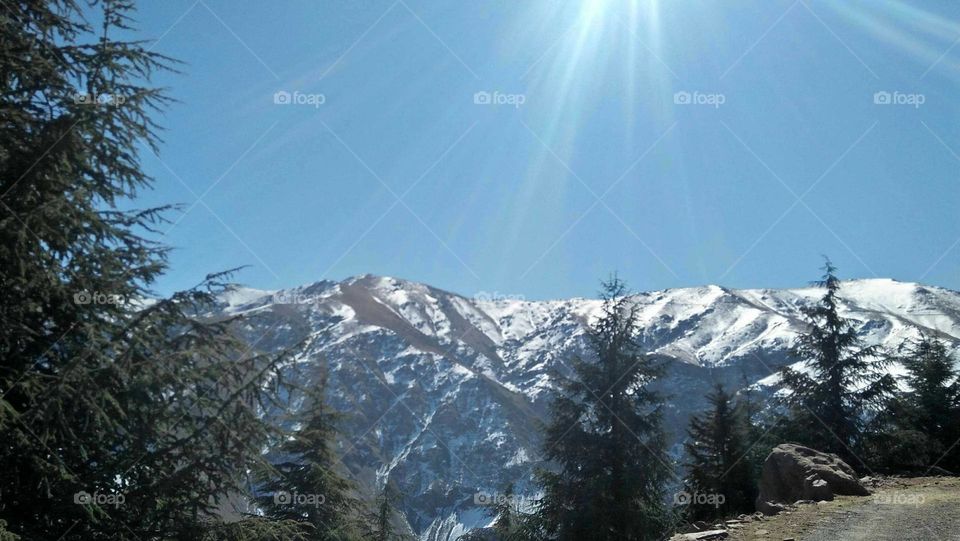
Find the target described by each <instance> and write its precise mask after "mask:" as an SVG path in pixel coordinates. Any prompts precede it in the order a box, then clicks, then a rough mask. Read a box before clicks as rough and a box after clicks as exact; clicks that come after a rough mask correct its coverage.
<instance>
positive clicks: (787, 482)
mask: <svg viewBox="0 0 960 541" xmlns="http://www.w3.org/2000/svg"><path fill="white" fill-rule="evenodd" d="M837 494H843V495H850V496H868V495H869V494H870V491H869V490H867V488H866V487H864V486H863V485H862V484H861V483H860V481H859V480H858V479H857V476H856V473H855V472H854V471H853V468H851V467H850V466H849V465H848V464H847V463H846V462H844V461H842V460H840V458H839V457H838V456H837V455H833V454H828V453H821V452H820V451H816V450H814V449H810V448H809V447H803V446H802V445H795V444H792V443H784V444H781V445H778V446H776V447H774V448H773V451H771V452H770V455H769V456H767V459H766V460H765V461H764V463H763V472H762V473H761V475H760V490H759V496H757V510H758V511H761V512H763V513H764V514H767V515H775V514H777V513H779V512H780V511H781V510H782V509H783V507H784V506H785V505H789V504H792V503H794V502H797V501H800V500H812V501H824V500H828V501H829V500H832V499H833V497H834V495H837Z"/></svg>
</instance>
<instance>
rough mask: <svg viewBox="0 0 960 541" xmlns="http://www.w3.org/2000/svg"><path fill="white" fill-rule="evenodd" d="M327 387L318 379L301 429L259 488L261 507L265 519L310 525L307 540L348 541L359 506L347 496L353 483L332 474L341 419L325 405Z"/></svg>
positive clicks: (281, 448) (286, 444) (287, 442)
mask: <svg viewBox="0 0 960 541" xmlns="http://www.w3.org/2000/svg"><path fill="white" fill-rule="evenodd" d="M326 381H327V380H326V375H325V374H324V375H321V377H320V382H319V384H318V385H317V386H316V388H315V389H313V390H311V392H310V401H309V404H308V406H306V408H305V410H304V411H303V412H301V414H300V415H301V417H302V418H303V420H302V426H301V427H300V428H299V429H298V430H296V431H294V432H293V433H292V434H290V435H289V436H288V437H287V438H286V440H285V441H284V442H283V443H282V444H281V445H280V446H279V448H278V450H277V452H278V453H280V454H281V455H282V456H283V460H282V461H280V462H278V463H275V464H274V465H273V468H272V470H271V472H270V479H269V480H267V482H266V483H264V484H263V486H262V487H261V490H262V491H263V492H264V493H265V495H264V496H262V497H261V498H260V502H261V505H262V507H263V508H264V511H265V514H266V515H267V516H269V517H272V518H275V519H284V520H292V521H297V522H304V523H307V524H309V525H310V526H311V531H312V533H311V534H310V535H309V536H308V538H309V539H316V540H337V539H351V538H356V535H357V534H356V524H355V522H356V519H357V518H358V517H359V516H360V502H359V501H358V500H357V499H356V498H354V497H353V496H351V495H350V492H351V491H353V490H354V486H353V483H351V482H349V481H347V480H346V479H344V478H343V477H342V476H341V475H340V474H339V473H338V472H337V470H336V466H337V463H338V462H339V461H338V459H337V457H336V455H335V453H334V443H335V441H334V440H335V437H336V423H337V421H338V419H339V418H340V416H339V415H338V414H337V413H336V412H334V411H333V410H331V409H330V408H329V407H328V406H327V405H326V386H327V383H326Z"/></svg>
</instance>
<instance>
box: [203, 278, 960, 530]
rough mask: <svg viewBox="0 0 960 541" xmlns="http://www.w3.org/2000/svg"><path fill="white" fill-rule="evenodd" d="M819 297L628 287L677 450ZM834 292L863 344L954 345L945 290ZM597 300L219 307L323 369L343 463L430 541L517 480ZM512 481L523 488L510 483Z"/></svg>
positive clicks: (809, 291)
mask: <svg viewBox="0 0 960 541" xmlns="http://www.w3.org/2000/svg"><path fill="white" fill-rule="evenodd" d="M821 294H822V292H821V291H819V290H817V289H815V288H803V289H784V290H732V289H726V288H722V287H717V286H706V287H699V288H688V289H670V290H665V291H654V292H649V293H642V294H640V295H638V297H637V302H638V303H639V305H640V308H641V323H642V325H643V327H644V329H645V330H644V334H643V337H642V340H643V343H644V344H645V345H646V347H647V348H648V350H649V351H651V352H653V353H655V354H657V355H658V356H660V357H661V358H662V359H663V360H664V362H665V363H666V365H667V367H668V375H667V377H666V378H664V381H663V383H662V387H663V391H664V392H665V393H667V394H668V395H669V396H671V401H670V407H669V411H668V415H667V428H668V429H669V430H671V431H672V434H671V437H672V439H671V441H672V442H673V443H674V446H675V447H674V450H675V451H679V448H678V446H677V444H678V442H679V441H680V439H681V438H682V436H683V431H684V427H685V425H686V420H687V418H688V417H689V415H690V414H691V413H692V412H695V411H697V410H698V409H700V408H702V407H703V405H704V400H703V394H704V392H705V391H706V389H707V388H708V387H709V386H710V385H712V383H713V382H714V381H720V382H723V383H725V384H726V385H727V386H728V387H730V388H734V389H737V388H742V387H744V386H746V385H756V384H759V385H761V386H764V387H766V388H771V387H772V386H775V384H776V377H775V376H773V375H772V374H773V372H774V371H775V370H776V369H777V368H779V367H780V366H782V365H783V364H784V363H786V362H789V359H788V356H787V351H788V349H789V347H790V346H791V345H792V343H793V341H794V339H795V336H796V333H797V332H798V331H799V330H800V329H801V328H802V322H801V320H800V319H799V315H800V312H799V310H800V308H801V307H802V306H804V305H807V304H809V303H811V302H813V301H815V300H816V299H817V298H818V297H819V296H820V295H821ZM841 294H842V298H843V311H844V314H845V315H846V316H847V317H850V318H854V319H856V320H857V321H858V322H859V323H858V325H859V330H860V333H861V334H862V335H863V337H864V338H865V339H866V340H867V341H868V342H870V343H878V344H885V345H887V346H895V345H897V344H899V343H900V342H901V341H902V340H903V339H904V338H907V337H911V336H915V334H916V333H917V332H918V330H922V331H923V332H926V333H929V334H932V335H935V336H939V337H941V338H944V339H946V340H948V341H950V342H951V343H957V342H958V341H960V293H958V292H955V291H951V290H946V289H942V288H937V287H930V286H922V285H918V284H912V283H902V282H897V281H893V280H886V279H874V280H858V281H851V282H847V283H845V284H844V286H843V289H842V291H841ZM599 306H600V303H599V301H597V300H591V299H568V300H556V301H525V300H522V299H517V298H502V297H499V296H497V295H485V294H481V295H477V296H476V297H473V298H469V297H464V296H461V295H457V294H454V293H450V292H447V291H442V290H439V289H436V288H433V287H430V286H428V285H424V284H419V283H415V282H409V281H404V280H399V279H395V278H387V277H377V276H369V275H365V276H359V277H354V278H350V279H347V280H344V281H342V282H330V281H323V282H318V283H315V284H312V285H309V286H304V287H299V288H294V289H290V290H283V291H259V290H251V289H244V288H236V289H233V290H232V291H230V292H229V293H227V294H225V295H223V297H222V304H221V306H220V307H219V309H220V310H221V311H222V313H224V314H237V313H243V314H245V315H247V316H248V319H247V320H246V323H245V328H244V330H243V331H244V333H245V334H246V337H247V338H248V339H249V341H250V343H251V344H252V345H253V346H254V347H255V348H257V349H261V350H274V349H278V348H281V347H289V346H293V345H298V346H297V350H296V351H297V361H298V365H299V368H298V370H299V371H298V372H297V375H296V377H300V378H311V377H315V374H316V370H317V369H319V368H320V367H322V366H328V367H329V378H330V383H329V385H330V393H331V395H332V396H331V401H332V402H333V404H334V405H335V406H336V407H337V408H338V409H339V410H341V411H343V412H344V413H345V419H344V423H343V426H342V430H343V433H344V435H345V437H344V439H343V441H341V442H340V443H339V454H340V455H341V456H342V460H343V463H344V464H345V465H346V467H347V468H348V469H349V471H350V473H351V475H352V476H353V477H354V479H355V480H357V482H358V483H359V484H360V485H361V486H362V487H363V488H364V489H365V490H371V491H372V490H375V489H376V488H377V487H380V486H382V484H383V483H384V482H385V481H386V480H387V479H390V480H391V481H393V482H395V483H397V485H398V486H399V487H400V488H401V489H402V490H403V492H404V493H405V494H406V498H405V502H404V504H403V510H404V512H405V514H406V518H407V521H408V523H409V525H410V527H411V528H412V530H413V531H414V532H416V533H417V534H418V535H420V537H421V539H424V540H430V541H434V540H452V539H456V538H457V536H459V535H460V534H462V533H463V532H464V531H466V530H468V529H470V528H473V527H478V526H482V525H485V524H486V523H487V522H489V519H488V518H487V515H486V513H485V508H484V506H483V505H482V504H483V498H484V495H485V494H492V493H495V492H496V491H497V490H499V489H501V488H502V486H503V484H504V483H505V482H506V481H508V480H515V481H516V480H527V481H529V479H530V478H531V474H532V472H533V470H534V469H535V468H536V466H537V465H538V464H539V458H538V455H539V453H538V449H539V436H538V434H539V432H538V429H537V426H538V423H539V422H540V421H542V420H543V419H544V418H545V415H546V412H547V407H548V404H549V400H550V396H551V392H552V389H553V382H554V381H556V378H555V376H556V375H557V374H566V373H568V361H569V360H570V359H571V357H572V356H574V355H577V354H580V353H582V352H583V347H584V343H583V331H584V326H585V324H586V323H587V322H588V321H589V320H590V318H591V317H592V316H593V315H594V314H596V313H597V311H598V308H599ZM290 370H291V373H292V371H293V370H294V368H293V367H292V366H291V368H290ZM894 370H896V368H894ZM518 490H519V491H520V492H521V493H527V494H530V491H531V490H532V488H531V487H530V485H529V484H526V483H524V482H522V481H521V482H519V483H518Z"/></svg>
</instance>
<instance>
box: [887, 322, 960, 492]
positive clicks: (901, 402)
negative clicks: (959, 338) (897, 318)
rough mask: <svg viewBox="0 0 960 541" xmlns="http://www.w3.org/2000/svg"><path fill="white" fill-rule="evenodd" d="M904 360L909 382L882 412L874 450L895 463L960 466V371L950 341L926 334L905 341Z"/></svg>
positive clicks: (911, 467)
mask: <svg viewBox="0 0 960 541" xmlns="http://www.w3.org/2000/svg"><path fill="white" fill-rule="evenodd" d="M899 361H900V363H901V364H902V365H903V367H904V368H905V369H906V370H907V376H906V385H907V387H908V388H907V390H905V391H903V392H902V393H899V394H898V395H897V396H896V397H895V398H894V400H892V401H891V403H890V405H889V407H888V408H887V409H886V410H885V411H884V412H883V413H882V414H881V415H880V416H879V417H878V419H877V423H876V424H877V433H876V434H874V435H872V437H871V438H870V456H871V457H872V458H873V460H875V461H876V462H877V463H878V464H879V465H880V466H882V467H885V468H890V469H900V470H911V471H920V472H923V473H927V472H928V471H929V469H931V468H933V467H940V468H944V469H946V470H949V471H953V472H957V471H960V449H958V446H957V445H956V442H957V441H958V440H960V382H958V376H960V374H958V371H957V369H956V367H955V366H954V363H953V360H952V359H951V358H950V356H949V354H948V352H947V348H946V346H945V345H944V344H943V342H941V341H939V340H936V339H934V338H931V337H929V336H926V335H921V337H920V339H919V340H917V341H908V342H906V343H904V344H903V345H902V346H901V348H900V355H899ZM924 470H926V471H924Z"/></svg>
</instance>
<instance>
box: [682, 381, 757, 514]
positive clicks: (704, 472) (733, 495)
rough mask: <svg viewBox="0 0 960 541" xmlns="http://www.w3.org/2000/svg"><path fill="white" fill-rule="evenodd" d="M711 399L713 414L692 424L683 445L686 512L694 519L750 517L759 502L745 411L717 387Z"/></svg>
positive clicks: (719, 386) (694, 420)
mask: <svg viewBox="0 0 960 541" xmlns="http://www.w3.org/2000/svg"><path fill="white" fill-rule="evenodd" d="M707 400H708V401H709V402H710V410H709V411H707V412H705V413H704V414H702V415H699V416H694V417H693V418H691V419H690V428H689V430H688V441H687V442H686V443H685V444H684V447H685V449H686V451H687V456H688V460H689V462H688V464H687V468H688V477H687V483H686V487H685V492H686V493H687V494H688V495H689V496H691V499H690V500H689V505H688V506H687V511H688V514H689V517H690V518H691V519H694V520H700V519H708V518H716V517H723V516H728V515H731V514H739V513H749V512H752V511H753V500H754V499H755V498H756V490H755V489H754V478H753V474H752V471H751V468H750V463H749V461H748V459H747V456H746V453H747V448H748V444H747V442H746V437H747V434H748V432H747V426H746V423H745V417H744V412H743V411H742V409H741V407H740V405H739V404H735V403H734V400H733V397H732V396H731V395H729V394H728V393H727V392H726V391H725V390H724V389H723V387H722V386H721V385H719V384H717V385H716V387H715V388H714V390H713V392H712V393H710V394H709V395H708V396H707Z"/></svg>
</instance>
